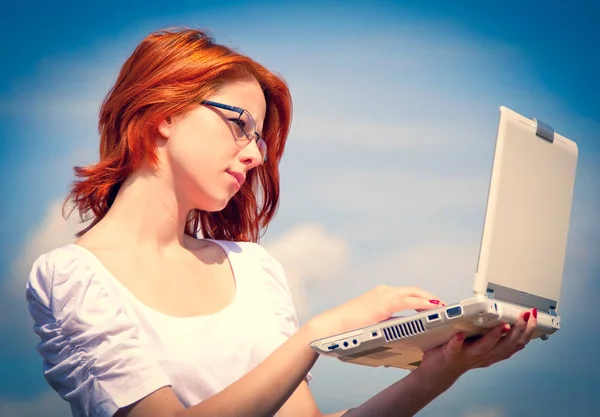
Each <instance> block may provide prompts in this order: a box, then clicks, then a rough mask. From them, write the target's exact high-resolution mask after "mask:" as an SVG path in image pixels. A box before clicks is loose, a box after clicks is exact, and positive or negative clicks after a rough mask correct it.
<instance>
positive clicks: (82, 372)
mask: <svg viewBox="0 0 600 417" xmlns="http://www.w3.org/2000/svg"><path fill="white" fill-rule="evenodd" d="M95 267H96V268H97V266H94V265H92V264H90V263H89V262H84V259H82V258H79V257H77V255H76V254H74V253H72V252H69V251H68V250H64V249H57V250H54V251H52V252H49V253H47V254H44V255H42V256H40V257H39V258H38V259H37V260H36V261H35V262H34V264H33V267H32V270H31V274H30V276H29V281H28V282H27V285H26V299H27V302H28V306H29V313H30V314H31V317H32V318H33V320H34V326H33V329H34V332H35V333H36V334H37V335H38V336H39V337H40V343H39V344H38V346H37V350H38V352H39V354H40V355H41V356H42V358H43V372H44V377H45V378H46V380H47V381H48V383H49V384H50V386H51V387H52V388H53V389H54V390H55V391H56V392H57V393H58V394H59V395H60V396H61V397H62V398H63V399H64V400H66V401H68V402H69V404H70V406H71V410H72V413H73V415H74V416H77V417H79V416H82V417H83V416H85V417H88V416H89V417H108V416H112V415H114V414H115V413H116V412H117V410H118V409H119V408H121V407H124V406H127V405H129V404H132V403H134V402H136V401H138V400H140V399H142V398H143V397H145V396H147V395H148V394H150V393H152V392H153V391H156V390H157V389H159V388H161V387H164V386H167V385H170V382H169V379H168V377H167V375H166V374H165V373H164V371H163V370H162V368H161V367H160V365H159V364H158V362H157V361H156V360H155V359H154V358H153V357H152V356H151V355H150V354H149V353H148V352H147V350H146V349H145V348H144V338H143V335H142V334H141V332H140V329H139V327H137V326H136V324H135V322H134V321H133V320H131V319H130V317H128V315H127V313H126V312H125V310H124V308H123V305H122V303H121V302H120V299H119V296H118V294H117V293H116V292H115V291H114V289H113V288H112V286H111V285H110V284H109V283H108V282H107V281H106V279H107V278H106V277H105V276H104V277H102V276H101V273H99V272H98V271H96V270H95V269H94V268H95Z"/></svg>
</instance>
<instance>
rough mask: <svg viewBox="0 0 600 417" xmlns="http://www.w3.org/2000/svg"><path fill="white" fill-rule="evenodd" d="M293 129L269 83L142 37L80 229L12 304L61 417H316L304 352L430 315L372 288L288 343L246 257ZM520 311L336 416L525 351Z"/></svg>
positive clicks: (411, 301) (269, 264) (421, 399)
mask: <svg viewBox="0 0 600 417" xmlns="http://www.w3.org/2000/svg"><path fill="white" fill-rule="evenodd" d="M290 120H291V99H290V94H289V91H288V89H287V86H286V84H285V83H284V81H282V79H281V78H279V77H278V76H276V75H275V74H273V73H272V72H270V71H268V70H267V69H265V68H264V67H263V66H261V65H259V64H258V63H256V62H254V61H253V60H251V59H250V58H248V57H246V56H243V55H241V54H239V53H237V52H234V51H232V50H230V49H228V48H226V47H224V46H222V45H219V44H216V43H215V42H214V41H213V39H211V38H210V37H209V36H207V35H206V34H205V33H203V32H200V31H195V30H179V31H162V32H157V33H153V34H151V35H149V36H148V37H147V38H146V39H144V40H143V41H142V42H141V44H140V45H139V46H138V47H137V48H136V50H135V51H134V53H133V54H132V55H131V57H130V58H129V59H128V60H127V61H126V62H125V64H124V66H123V68H122V70H121V72H120V74H119V76H118V78H117V80H116V82H115V85H114V86H113V88H112V89H111V91H110V92H109V94H108V96H107V97H106V100H105V101H104V103H103V104H102V107H101V111H100V122H99V129H100V160H99V162H98V163H97V164H95V165H93V166H88V167H84V168H76V174H77V176H78V178H79V179H78V181H77V182H75V184H74V185H73V189H72V192H71V194H70V195H69V196H68V200H69V201H73V202H74V203H75V205H76V208H77V209H78V211H79V213H80V214H81V215H82V216H84V217H85V216H88V215H89V216H90V217H91V220H92V222H91V224H90V226H89V227H87V228H86V229H85V230H83V231H81V232H80V233H79V234H78V236H77V238H78V239H77V240H76V241H75V242H74V243H72V244H69V245H66V246H64V247H61V248H57V249H55V250H52V251H51V252H48V253H45V254H43V255H41V256H40V257H39V258H38V259H37V260H36V262H35V263H34V265H33V268H32V272H31V275H30V279H29V282H28V284H27V291H26V296H27V300H28V302H29V311H30V313H31V315H32V317H33V319H34V321H35V325H34V330H35V332H36V333H37V334H38V335H39V337H40V339H41V342H40V344H39V345H38V351H39V353H40V355H41V356H42V358H43V360H44V362H43V363H44V376H45V377H46V379H47V381H48V383H49V384H50V385H51V386H52V388H54V389H55V390H56V391H57V392H58V393H59V394H60V396H61V397H62V398H64V399H65V400H66V401H68V402H69V403H70V405H71V409H72V413H73V415H74V416H94V417H96V416H97V417H100V416H102V417H108V416H113V415H117V416H129V417H139V416H144V417H152V416H178V417H192V416H198V417H200V416H220V417H229V416H232V417H233V416H252V417H254V416H273V415H276V414H277V415H279V416H280V417H300V416H301V417H307V416H308V417H316V416H321V415H322V414H321V413H320V412H319V410H318V408H317V406H316V404H315V402H314V400H313V398H312V396H311V393H310V391H309V388H308V384H307V381H308V380H309V379H310V374H309V371H310V369H311V367H312V366H313V364H314V363H315V361H316V360H317V354H316V353H314V352H313V351H312V350H311V349H310V348H309V343H310V342H311V341H312V340H314V339H317V338H320V337H323V336H326V335H329V334H333V333H340V332H344V331H347V330H350V329H353V328H356V327H359V326H365V325H370V324H373V323H376V322H379V321H381V320H384V319H386V318H388V317H389V316H391V315H392V314H393V313H395V312H397V311H401V310H406V309H417V310H421V309H428V308H431V307H434V306H435V305H436V304H437V303H439V300H437V298H436V297H434V296H433V295H431V294H429V293H427V292H425V291H423V290H421V289H418V288H392V287H383V286H378V287H376V288H375V289H373V290H371V291H369V292H367V293H366V294H364V295H362V296H360V297H358V298H356V299H354V300H351V301H349V302H347V303H345V304H343V305H341V306H339V307H336V308H334V309H332V310H329V311H327V312H325V313H323V314H321V315H319V316H317V317H315V318H313V319H312V320H310V321H308V322H307V323H306V324H305V325H303V326H301V327H300V326H299V325H298V322H297V318H296V313H295V309H294V306H293V303H292V299H291V295H290V291H289V289H288V285H287V282H286V278H285V273H284V271H283V269H282V267H281V265H280V264H279V263H278V262H277V261H276V260H275V259H273V258H272V257H271V256H270V255H269V254H268V253H267V252H266V251H265V250H264V249H262V248H261V247H260V246H259V245H258V244H257V243H256V242H257V241H258V237H259V235H260V233H261V232H262V231H263V230H264V229H265V228H266V226H267V225H268V223H269V221H270V220H271V219H272V217H273V215H274V213H275V211H276V208H277V203H278V197H279V181H278V180H279V170H278V164H279V161H280V158H281V156H282V154H283V151H284V147H285V141H286V138H287V134H288V130H289V126H290ZM535 324H536V312H535V310H534V311H532V312H531V314H530V313H529V312H528V313H526V314H525V315H524V317H523V318H522V319H521V320H520V321H519V323H517V324H516V325H515V326H514V327H513V328H512V329H510V327H509V326H506V327H505V326H498V327H497V328H495V329H494V330H493V331H491V332H489V333H488V334H487V335H486V336H485V337H483V338H481V339H480V340H478V341H476V342H469V343H467V342H464V343H463V339H464V336H463V335H457V336H456V337H455V338H454V339H452V340H451V341H449V342H448V343H447V344H446V345H444V346H442V347H440V348H438V349H435V350H433V351H431V352H428V353H427V354H426V355H425V357H424V360H423V362H422V365H421V367H420V368H419V369H418V370H415V371H414V372H412V373H410V374H409V375H408V376H406V377H405V378H403V379H402V380H400V381H399V382H397V383H396V384H394V385H392V386H390V387H389V388H387V389H386V390H384V391H383V392H381V393H380V394H378V395H377V396H376V397H374V398H373V399H371V400H369V401H367V402H366V403H364V404H362V405H358V404H357V407H356V408H354V409H352V410H349V411H340V412H339V413H336V414H334V415H335V416H340V415H344V416H388V415H389V416H392V415H393V416H410V415H414V414H415V413H416V412H417V411H419V410H420V409H421V408H423V407H424V406H425V405H426V404H428V403H429V402H430V401H431V400H433V399H434V398H435V397H436V396H438V395H439V394H440V393H442V392H443V391H445V390H446V389H448V388H449V387H450V386H451V385H452V384H453V383H454V382H455V381H456V380H457V379H458V378H459V377H460V376H461V375H463V374H464V373H465V372H467V371H468V370H470V369H473V368H478V367H485V366H489V365H491V364H493V363H495V362H498V361H500V360H503V359H506V358H508V357H510V356H511V355H512V354H513V353H515V352H516V351H517V350H519V349H521V348H523V347H524V346H525V345H526V344H527V342H528V341H529V339H530V337H531V334H532V331H533V329H534V328H535Z"/></svg>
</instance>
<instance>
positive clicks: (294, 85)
mask: <svg viewBox="0 0 600 417" xmlns="http://www.w3.org/2000/svg"><path fill="white" fill-rule="evenodd" d="M123 3H124V2H118V3H117V2H106V1H104V2H102V3H98V5H95V6H90V5H83V4H80V3H76V2H70V3H69V2H64V3H63V4H62V5H61V6H60V7H58V6H56V5H54V4H50V3H45V2H40V4H38V5H36V6H35V7H31V6H27V8H25V6H20V5H16V4H13V5H11V9H10V10H9V12H8V13H6V14H5V15H4V16H5V17H4V19H3V20H5V21H2V25H1V29H0V30H1V31H2V35H3V39H11V40H12V41H10V42H6V43H5V48H4V53H5V57H9V59H8V60H7V65H2V66H1V67H0V134H1V137H2V141H1V142H0V166H1V167H2V174H3V175H1V176H0V187H2V189H3V190H4V193H5V195H6V196H7V197H6V198H5V199H3V200H2V202H1V203H0V204H1V207H2V214H3V222H2V224H1V225H0V232H1V233H2V239H1V240H0V277H1V278H0V279H2V282H0V285H3V287H2V288H3V289H5V290H3V291H2V296H0V301H1V302H0V305H2V306H3V307H1V308H2V309H3V311H2V312H3V313H4V314H3V315H2V316H3V318H2V319H0V326H2V328H3V331H4V333H5V334H9V335H11V337H9V338H7V340H9V343H5V344H4V346H3V354H2V355H1V356H0V370H1V375H2V379H1V380H0V414H1V415H9V414H6V413H8V412H10V415H17V416H18V415H20V416H27V415H35V408H38V409H39V407H42V406H43V407H44V409H46V410H57V413H58V412H59V411H58V410H64V405H63V404H61V403H57V402H56V401H55V400H54V396H53V394H52V393H51V394H49V395H48V391H49V390H48V388H47V386H46V385H45V381H44V380H43V378H42V377H41V373H40V372H41V371H40V361H39V358H38V357H37V355H36V353H35V349H34V348H35V339H34V338H33V337H32V335H31V332H30V323H29V322H28V321H27V320H28V317H26V310H25V309H24V308H25V305H24V303H23V302H22V300H21V299H20V298H19V297H22V287H23V285H24V282H25V279H26V276H25V274H26V273H27V268H28V267H29V266H30V263H31V261H33V259H32V257H34V256H35V255H37V254H39V253H40V252H41V251H44V250H49V249H50V248H52V247H55V246H58V245H62V244H63V243H66V242H67V241H68V238H69V232H71V231H72V230H74V229H73V225H72V224H66V223H61V222H60V219H59V218H58V216H57V214H56V211H55V210H54V207H55V205H56V203H57V202H59V201H61V200H62V198H63V196H64V193H65V191H66V189H67V187H68V182H69V181H70V179H71V173H72V171H71V166H72V165H74V164H77V163H80V162H82V161H85V162H93V161H94V160H95V158H96V155H97V153H96V152H97V151H96V141H97V134H96V119H95V117H96V112H97V109H98V105H99V102H100V100H101V99H102V97H103V95H104V94H105V92H106V91H107V90H108V88H109V87H110V83H111V81H112V80H113V78H114V76H115V75H116V73H117V71H118V69H119V66H120V64H121V63H122V61H123V60H124V59H125V58H126V57H127V55H128V54H129V53H130V52H131V51H132V50H133V48H134V47H135V45H136V43H137V42H139V40H140V39H141V38H142V37H143V36H144V35H146V34H147V33H148V32H149V31H151V30H155V29H159V28H164V27H169V26H176V25H187V26H194V27H203V28H210V29H212V30H213V31H214V32H215V34H216V36H217V39H218V40H219V41H222V42H225V43H228V44H230V45H233V46H235V47H237V48H239V49H241V50H242V51H244V52H247V53H248V54H250V55H251V56H253V57H254V58H256V59H257V60H259V61H261V62H263V63H265V64H266V65H267V66H269V67H271V68H273V69H275V70H276V71H278V72H280V73H282V74H283V76H284V77H285V78H286V79H287V81H288V82H289V84H290V87H291V89H292V94H293V97H294V100H295V109H294V124H293V127H292V132H291V135H290V142H289V147H288V153H287V154H286V156H285V158H284V161H283V164H282V173H283V179H282V184H283V187H284V188H283V192H282V203H281V209H280V213H279V215H278V217H277V219H276V220H275V221H274V223H273V225H272V227H271V228H270V229H269V232H268V234H267V235H266V237H265V245H266V246H267V247H269V248H270V249H272V251H273V253H274V254H276V255H277V256H278V257H279V258H281V260H282V262H283V263H284V266H286V269H287V270H288V274H289V278H290V281H291V284H292V287H293V290H294V295H295V298H296V300H297V304H298V309H299V313H300V316H301V319H302V320H305V319H307V318H308V317H310V316H312V315H314V314H316V313H318V312H319V311H322V310H323V309H326V308H330V307H333V306H335V305H336V304H337V303H339V302H342V301H345V300H347V299H348V298H351V297H353V296H355V295H358V294H359V293H360V292H362V291H365V290H367V289H369V288H371V287H372V286H374V285H376V284H377V283H379V282H386V283H390V284H394V285H421V286H423V287H424V288H426V289H428V290H430V291H432V292H434V293H437V294H439V295H440V296H442V297H444V298H445V299H450V298H455V299H458V298H463V297H466V296H468V295H469V294H470V290H471V287H470V286H471V282H472V276H473V271H474V268H475V261H476V256H477V250H478V245H479V237H480V232H481V225H482V222H483V214H484V209H485V198H486V196H487V186H488V180H489V172H490V163H491V158H492V152H493V138H494V135H495V129H496V125H497V118H498V107H499V106H500V105H505V106H507V107H510V108H512V109H514V110H516V111H519V112H522V113H523V114H526V115H528V116H531V117H538V118H540V119H543V120H546V121H548V122H549V123H551V124H552V125H553V126H554V127H555V129H556V130H557V131H558V132H560V133H562V134H564V135H565V136H567V137H570V138H571V139H573V140H575V141H576V142H577V143H578V145H579V151H580V159H579V169H578V174H577V175H578V176H577V183H576V190H575V200H574V206H573V218H572V226H571V233H570V240H569V248H568V256H567V264H566V267H565V281H564V282H565V283H564V288H563V299H562V306H561V311H562V313H561V314H562V315H563V329H562V330H561V331H560V332H559V334H558V335H556V337H554V338H552V339H551V340H550V341H548V342H546V343H544V344H541V343H533V344H532V346H531V347H530V348H528V349H526V350H525V351H524V352H522V353H521V354H520V355H519V356H518V357H515V359H514V360H511V361H510V362H508V363H506V364H502V365H500V366H497V367H494V368H491V369H488V370H484V371H475V372H473V373H472V374H469V375H467V376H466V377H465V378H463V379H462V380H461V381H460V382H459V383H458V384H457V385H456V386H455V387H453V388H452V390H450V391H449V392H447V393H446V394H444V395H443V396H442V397H440V398H439V399H438V401H436V402H434V403H432V404H431V405H430V406H429V407H427V408H426V409H425V410H424V411H423V412H422V413H421V415H423V416H433V415H438V413H439V412H440V410H442V409H443V410H446V412H447V413H448V414H447V415H450V416H460V417H464V416H492V417H504V416H525V415H531V412H529V411H528V407H530V404H536V405H537V406H538V407H539V408H538V409H536V410H537V411H536V414H537V413H539V414H542V413H543V414H544V415H546V416H562V415H566V414H567V412H569V413H586V412H587V413H589V412H590V411H591V410H592V408H591V407H592V406H593V399H594V395H597V393H599V392H600V386H599V385H598V383H597V381H598V380H600V374H599V373H598V372H599V371H598V370H595V369H594V368H593V367H592V364H594V363H596V364H597V358H596V355H595V354H594V351H595V350H596V349H597V348H596V347H597V345H598V343H600V335H599V334H598V332H597V331H596V332H594V331H590V330H589V329H591V328H593V327H594V323H592V321H591V319H590V318H589V315H587V314H585V313H586V311H587V310H586V308H587V306H589V305H593V303H595V302H596V300H597V299H598V298H600V280H599V279H598V278H600V261H599V258H600V257H599V256H598V254H599V253H600V245H599V243H598V242H599V238H600V225H599V222H598V215H597V213H598V212H599V211H598V210H599V209H600V185H599V183H600V182H599V181H598V174H599V173H600V134H599V133H598V132H600V99H598V97H600V85H599V84H600V82H599V81H598V79H597V75H596V74H600V64H599V63H598V61H597V60H595V59H596V58H597V57H595V56H594V55H593V53H592V52H593V51H595V50H597V45H598V44H599V43H600V29H598V28H597V27H598V24H597V22H598V19H599V18H600V6H598V5H597V4H596V5H593V4H592V2H575V3H571V5H570V6H568V7H567V6H565V4H564V3H561V2H537V1H529V2H516V1H514V2H503V3H501V4H502V7H500V6H499V3H492V2H475V1H470V2H467V1H453V2H442V1H428V2H418V3H417V2H411V3H410V4H409V2H372V3H371V4H370V5H369V6H365V5H364V4H365V3H364V2H363V3H359V2H344V3H343V6H342V5H341V4H342V3H336V2H319V3H318V4H317V3H314V4H312V3H310V2H302V5H301V6H288V5H286V6H277V7H276V6H274V5H275V4H276V3H275V2H273V3H272V4H269V2H262V3H258V2H253V3H242V2H219V3H218V6H215V3H214V2H199V1H194V2H191V1H181V2H178V3H177V6H176V7H175V6H173V5H170V4H167V3H166V2H165V3H162V4H161V3H159V2H155V3H153V4H152V5H149V3H148V2H145V3H143V2H135V1H133V2H127V3H126V4H123ZM425 3H426V7H425ZM575 4H576V5H575ZM308 165H310V169H307V168H308ZM315 242H318V243H315ZM290 248H291V249H290ZM315 253H320V254H322V255H323V256H322V257H321V258H320V259H319V260H315V259H314V258H313V256H314V254H315ZM307 259H310V260H311V262H307V261H306V260H307ZM307 264H311V265H312V267H311V268H310V269H307V266H306V265H307ZM14 317H16V318H14ZM596 327H597V326H596ZM586 329H587V330H586ZM569 359H571V360H569ZM313 373H314V374H315V379H314V383H313V392H314V394H315V396H316V398H317V400H318V402H319V404H320V405H321V406H322V408H323V409H324V411H333V410H336V409H340V408H344V407H349V406H354V405H356V401H364V400H366V399H367V398H369V397H370V396H372V395H373V394H375V393H376V392H377V391H378V390H380V389H382V388H384V387H385V386H387V385H389V384H390V383H392V382H394V381H395V380H397V379H398V378H400V377H402V376H403V375H404V374H403V373H402V372H390V371H389V370H380V369H364V368H361V367H354V366H349V365H347V364H342V363H337V362H335V361H332V360H328V359H327V358H322V359H321V360H319V362H318V363H317V365H316V367H315V369H314V371H313ZM9 375H10V377H9ZM365 381H366V382H365ZM550 381H556V382H555V384H556V387H560V391H556V390H554V389H548V386H547V383H548V382H550ZM557 399H558V401H557ZM27 403H31V404H33V405H31V404H30V405H27ZM61 407H62V408H61ZM63 412H64V411H63ZM56 415H62V414H56Z"/></svg>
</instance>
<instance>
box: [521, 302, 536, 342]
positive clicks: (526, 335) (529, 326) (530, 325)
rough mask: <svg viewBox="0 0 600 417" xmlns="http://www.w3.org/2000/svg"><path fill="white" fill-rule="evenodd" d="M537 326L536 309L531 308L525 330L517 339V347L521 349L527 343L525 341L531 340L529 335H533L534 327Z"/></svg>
mask: <svg viewBox="0 0 600 417" xmlns="http://www.w3.org/2000/svg"><path fill="white" fill-rule="evenodd" d="M536 327H537V309H535V308H534V309H533V310H531V315H530V316H529V320H528V321H527V326H526V328H525V331H524V332H523V335H522V336H521V338H520V339H519V342H518V343H517V348H518V349H522V348H524V347H525V345H527V343H529V341H530V340H531V336H533V332H534V331H535V328H536Z"/></svg>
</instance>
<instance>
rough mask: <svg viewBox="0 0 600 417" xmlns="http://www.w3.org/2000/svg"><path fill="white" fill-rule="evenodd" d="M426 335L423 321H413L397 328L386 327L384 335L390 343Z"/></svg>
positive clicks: (398, 325) (396, 326)
mask: <svg viewBox="0 0 600 417" xmlns="http://www.w3.org/2000/svg"><path fill="white" fill-rule="evenodd" d="M420 333H425V327H424V326H423V322H422V321H421V320H413V321H409V322H408V323H403V324H397V325H395V326H389V327H385V328H384V329H383V334H384V336H385V340H387V341H388V342H391V341H394V340H398V339H403V338H405V337H409V336H414V335H416V334H420Z"/></svg>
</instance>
